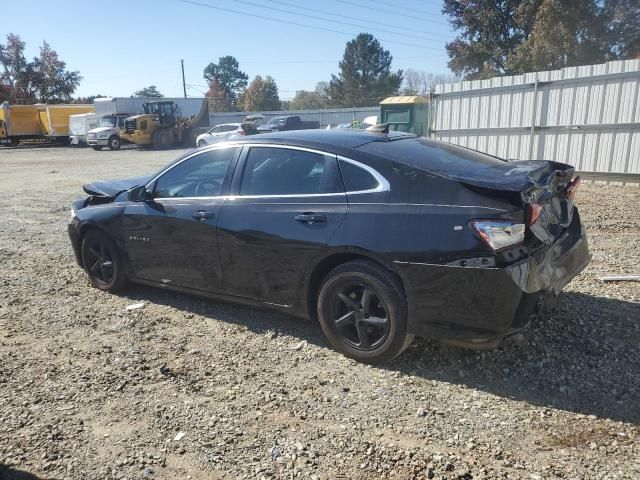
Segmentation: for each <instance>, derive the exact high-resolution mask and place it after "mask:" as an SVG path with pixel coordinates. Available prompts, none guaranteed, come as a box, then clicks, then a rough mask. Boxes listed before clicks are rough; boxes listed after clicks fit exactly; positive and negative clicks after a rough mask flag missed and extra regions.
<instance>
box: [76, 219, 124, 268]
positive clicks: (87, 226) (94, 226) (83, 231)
mask: <svg viewBox="0 0 640 480" xmlns="http://www.w3.org/2000/svg"><path fill="white" fill-rule="evenodd" d="M92 230H98V231H100V232H102V233H104V234H105V235H107V236H108V237H109V238H110V239H111V240H112V241H113V243H114V244H115V245H116V248H117V249H119V250H121V248H120V247H119V245H118V242H117V239H116V238H114V236H113V233H112V232H110V231H109V230H107V229H106V228H105V227H104V226H102V225H100V224H99V223H83V224H82V225H80V227H79V228H78V234H79V240H78V248H79V253H80V255H79V256H78V258H79V259H80V263H81V265H80V266H81V267H82V268H84V259H83V258H82V242H84V238H85V237H86V236H87V234H88V233H89V232H91V231H92ZM121 253H122V252H121ZM125 258H126V257H125Z"/></svg>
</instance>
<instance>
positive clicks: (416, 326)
mask: <svg viewBox="0 0 640 480" xmlns="http://www.w3.org/2000/svg"><path fill="white" fill-rule="evenodd" d="M590 258H591V257H590V255H589V248H588V244H587V238H586V234H585V231H584V229H583V228H582V226H581V224H580V218H579V216H578V214H577V212H576V214H575V215H574V219H573V222H572V224H571V225H570V226H569V228H567V229H566V231H565V232H564V233H563V234H562V235H561V236H560V237H559V238H558V239H557V240H556V241H555V242H554V243H553V244H552V245H551V246H546V247H543V248H541V249H540V250H538V251H536V252H534V253H533V254H532V255H531V256H530V257H529V258H527V259H526V260H523V261H520V262H518V263H516V264H512V265H509V266H507V267H503V268H498V267H482V266H469V267H462V266H452V265H450V264H449V265H432V264H415V263H404V264H402V265H398V268H399V270H400V273H401V276H402V277H403V278H404V279H405V280H406V282H405V283H406V284H408V288H407V295H408V300H409V331H410V332H411V333H413V334H414V335H417V336H422V337H431V338H437V339H440V340H460V341H474V342H477V341H486V342H490V341H494V340H497V339H501V338H504V337H506V336H509V335H512V334H514V333H516V332H518V331H519V330H522V329H523V328H525V327H526V326H528V325H529V323H530V322H531V321H532V320H534V319H535V318H536V317H537V316H538V315H540V314H541V313H543V312H544V311H545V307H546V305H547V304H548V303H549V302H550V301H553V300H554V299H555V298H556V297H557V295H558V294H559V293H560V292H561V291H562V288H563V287H564V286H565V285H566V284H567V283H569V282H570V281H571V279H572V278H574V277H575V276H576V275H577V274H578V273H580V272H581V271H582V270H583V269H584V268H585V267H586V266H587V264H588V263H589V260H590Z"/></svg>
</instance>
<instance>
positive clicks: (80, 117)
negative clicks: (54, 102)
mask: <svg viewBox="0 0 640 480" xmlns="http://www.w3.org/2000/svg"><path fill="white" fill-rule="evenodd" d="M99 120H100V115H99V114H97V113H77V114H75V115H69V140H70V143H71V145H86V144H87V132H88V131H89V130H91V129H94V128H96V127H97V126H98V121H99Z"/></svg>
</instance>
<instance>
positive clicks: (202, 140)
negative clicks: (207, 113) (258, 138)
mask: <svg viewBox="0 0 640 480" xmlns="http://www.w3.org/2000/svg"><path fill="white" fill-rule="evenodd" d="M240 132H242V133H244V132H243V130H242V128H241V127H240V124H239V123H222V124H220V125H216V126H215V127H213V128H211V129H209V131H207V132H206V133H203V134H201V135H198V137H197V138H196V145H197V146H199V147H202V146H204V145H211V144H212V143H218V142H224V141H226V140H228V139H229V137H231V136H232V135H242V133H240Z"/></svg>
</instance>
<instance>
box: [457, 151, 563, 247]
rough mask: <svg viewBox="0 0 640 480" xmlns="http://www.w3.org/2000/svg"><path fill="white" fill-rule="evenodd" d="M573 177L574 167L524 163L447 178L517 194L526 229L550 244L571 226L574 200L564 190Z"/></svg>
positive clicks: (540, 161) (514, 163) (509, 164)
mask: <svg viewBox="0 0 640 480" xmlns="http://www.w3.org/2000/svg"><path fill="white" fill-rule="evenodd" d="M573 174H574V168H573V167H572V166H571V165H567V164H564V163H558V162H552V161H546V160H523V161H513V162H504V163H502V164H497V165H491V166H487V167H484V168H478V169H475V170H474V171H473V172H469V173H468V174H467V173H466V172H462V173H461V172H456V173H455V174H453V175H451V176H450V178H452V179H455V180H458V181H460V182H462V183H464V184H466V185H470V186H473V187H479V188H481V189H483V190H491V191H497V192H512V193H513V194H517V195H518V196H519V200H520V203H521V205H522V207H524V208H525V209H526V210H527V213H526V216H527V221H528V224H529V225H528V226H529V230H530V231H531V233H533V235H535V236H536V237H537V238H538V239H539V240H540V241H542V242H543V243H546V244H549V243H552V242H553V241H554V240H555V239H556V238H558V236H559V235H560V233H561V232H562V231H563V229H565V228H567V227H568V226H569V225H570V224H571V220H572V218H573V201H572V200H571V198H569V196H568V195H567V187H568V186H569V185H570V183H571V180H572V178H573ZM533 208H536V209H537V210H538V213H537V215H538V216H537V220H535V222H531V220H532V219H531V218H530V216H531V212H532V210H533Z"/></svg>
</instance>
